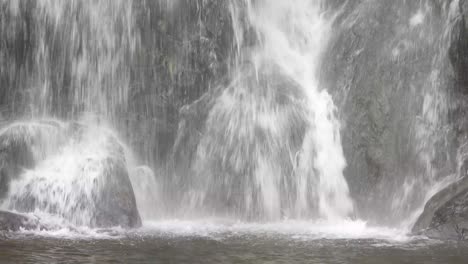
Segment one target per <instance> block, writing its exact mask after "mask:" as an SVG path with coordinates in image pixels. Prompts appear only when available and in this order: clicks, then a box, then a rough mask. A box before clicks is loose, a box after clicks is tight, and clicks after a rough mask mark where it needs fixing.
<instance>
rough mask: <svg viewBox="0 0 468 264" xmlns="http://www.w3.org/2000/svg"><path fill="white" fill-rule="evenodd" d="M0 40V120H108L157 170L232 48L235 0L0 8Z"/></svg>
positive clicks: (104, 0) (23, 0) (22, 3)
mask: <svg viewBox="0 0 468 264" xmlns="http://www.w3.org/2000/svg"><path fill="white" fill-rule="evenodd" d="M0 39H1V41H0V86H1V87H2V89H0V112H3V113H4V114H5V115H6V116H7V117H12V118H15V117H16V116H21V115H31V113H33V114H36V113H41V114H43V113H45V114H48V115H51V116H59V117H63V118H70V117H76V116H79V115H80V114H81V113H82V112H87V111H93V112H99V113H100V114H101V113H103V114H105V115H108V118H109V119H110V120H112V122H114V124H115V125H117V126H118V127H119V128H120V129H121V130H122V131H123V133H122V134H123V135H124V136H126V137H127V139H128V140H127V142H130V143H131V145H132V147H133V149H135V150H136V151H138V152H139V154H140V155H141V156H142V157H143V158H144V159H146V161H150V162H151V163H153V162H161V161H162V160H164V158H165V157H166V155H167V154H168V153H169V150H170V148H171V147H172V144H173V142H174V139H175V138H174V134H175V133H176V130H177V124H178V121H179V120H178V118H179V117H178V113H179V110H180V108H181V107H182V106H184V105H186V104H190V103H192V102H193V101H195V100H197V99H198V98H199V97H200V96H201V95H202V94H203V93H205V92H206V91H207V89H208V88H209V87H210V86H214V83H215V82H216V81H217V80H218V78H219V76H223V75H225V74H226V73H227V69H228V67H229V64H230V55H229V54H230V53H231V51H232V49H233V46H234V41H233V39H234V38H233V33H232V25H231V17H230V13H229V1H217V0H208V1H207V0H180V1H168V0H156V1H131V0H129V1H112V0H111V1H109V0H101V1H95V2H92V3H89V2H88V1H75V2H61V1H50V2H49V1H43V2H34V1H27V0H19V1H2V2H1V3H0ZM85 65H86V66H85ZM84 66H85V67H84ZM83 68H86V70H83ZM97 73H99V74H97ZM38 84H40V85H38ZM42 84H44V85H42ZM39 86H40V87H41V88H40V89H39V88H38V87H39ZM97 86H98V87H100V88H99V89H95V88H96V87H97ZM42 87H44V88H45V90H43V89H42ZM42 91H47V95H39V94H41V92H42ZM96 91H99V92H96ZM41 98H47V99H46V100H45V101H42V99H41ZM77 98H78V100H77ZM99 100H101V101H100V102H102V101H106V102H107V103H106V105H105V107H103V108H100V105H101V103H100V102H98V103H96V101H99Z"/></svg>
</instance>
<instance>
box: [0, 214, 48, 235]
mask: <svg viewBox="0 0 468 264" xmlns="http://www.w3.org/2000/svg"><path fill="white" fill-rule="evenodd" d="M37 227H39V222H38V220H37V219H35V218H32V217H29V216H25V215H22V214H17V213H13V212H8V211H0V231H18V230H20V229H21V228H24V229H34V228H37Z"/></svg>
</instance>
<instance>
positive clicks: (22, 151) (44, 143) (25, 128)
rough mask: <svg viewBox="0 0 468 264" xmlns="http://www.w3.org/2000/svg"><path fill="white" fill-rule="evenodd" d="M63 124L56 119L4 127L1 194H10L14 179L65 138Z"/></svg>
mask: <svg viewBox="0 0 468 264" xmlns="http://www.w3.org/2000/svg"><path fill="white" fill-rule="evenodd" d="M60 127H61V126H60V123H58V122H55V121H37V122H30V123H13V124H10V125H9V126H7V127H5V128H3V129H0V198H3V197H4V196H5V195H6V193H7V191H8V187H9V184H10V181H11V180H13V179H16V178H18V176H19V175H20V174H21V172H22V171H23V170H25V169H31V168H33V167H34V165H35V163H36V162H37V161H38V160H40V159H41V158H42V157H41V156H44V155H46V153H50V152H52V151H53V150H52V149H56V146H57V144H59V142H60V139H61V138H62V137H61V136H60V134H61V130H60ZM62 136H63V135H62ZM51 139H53V140H51Z"/></svg>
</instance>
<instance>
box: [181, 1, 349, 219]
mask: <svg viewBox="0 0 468 264" xmlns="http://www.w3.org/2000/svg"><path fill="white" fill-rule="evenodd" d="M320 8H321V7H320V2H319V1H309V0H304V1H295V2H294V3H283V2H271V1H243V2H239V3H232V4H231V15H232V18H233V21H234V29H235V30H234V34H235V36H236V40H237V52H236V53H235V54H234V55H233V56H234V60H235V65H234V67H233V68H232V70H231V76H232V77H233V79H234V81H233V82H232V83H231V84H230V85H229V86H228V87H227V88H225V89H223V88H220V89H222V91H220V92H219V94H218V95H215V98H214V100H213V105H212V108H211V109H210V110H209V112H208V113H207V120H206V123H205V127H204V131H203V132H202V135H201V138H200V139H199V143H198V145H197V148H196V150H195V154H194V156H195V157H194V160H193V163H192V171H191V172H190V174H192V175H191V176H188V178H190V177H192V178H193V179H191V182H192V183H191V184H190V185H189V186H188V195H187V196H186V197H185V199H186V201H185V203H186V204H189V207H190V209H192V210H194V211H197V212H200V209H201V211H203V212H204V214H206V213H208V214H214V215H217V214H220V215H223V214H227V215H229V216H230V217H241V218H244V217H247V218H249V219H252V220H259V219H263V220H270V221H271V220H279V219H286V218H307V219H310V218H323V219H327V220H340V219H341V220H342V219H345V218H347V217H349V216H350V214H351V213H352V210H353V204H352V201H351V198H350V197H349V191H348V186H347V183H346V180H345V179H344V176H343V169H344V167H345V163H346V162H345V159H344V156H343V152H342V149H341V142H340V133H339V123H338V120H337V119H336V117H335V106H334V104H333V101H332V99H331V97H330V95H329V94H328V93H327V91H326V90H325V89H323V88H321V87H319V84H318V81H317V78H316V72H317V67H318V66H319V65H320V54H321V50H322V47H323V46H324V45H326V43H327V34H328V31H329V27H330V24H329V23H328V22H327V20H326V19H325V18H324V17H323V16H322V14H321V10H320ZM201 103H202V104H203V103H205V102H204V101H201ZM179 137H181V136H180V135H179ZM179 177H180V176H179ZM185 179H186V178H184V180H185ZM185 181H187V180H185Z"/></svg>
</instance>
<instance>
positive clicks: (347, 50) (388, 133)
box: [321, 0, 468, 224]
mask: <svg viewBox="0 0 468 264" xmlns="http://www.w3.org/2000/svg"><path fill="white" fill-rule="evenodd" d="M465 2H466V1H435V0H425V1H417V2H414V1H404V0H397V1H383V0H371V1H332V2H330V5H332V6H333V7H334V8H335V10H337V11H338V13H337V15H336V18H335V23H334V26H333V31H332V37H331V39H330V43H329V45H328V48H327V51H326V53H325V55H324V56H323V58H324V60H323V64H324V65H323V67H322V71H321V80H322V83H323V84H324V86H326V87H327V88H328V89H329V90H330V91H332V93H333V97H334V101H335V103H336V104H337V107H338V109H340V117H341V120H342V130H341V131H342V142H343V148H344V153H345V156H346V160H347V161H348V167H347V169H346V171H345V175H346V178H347V180H348V183H349V186H350V189H351V193H352V196H353V198H354V199H355V201H356V204H357V213H358V215H359V216H360V217H363V218H366V219H370V220H371V221H375V222H379V223H382V222H386V223H387V224H394V223H397V222H398V221H399V220H400V219H402V218H406V217H408V215H409V214H411V212H412V211H413V210H415V209H416V208H417V207H419V206H420V205H421V204H422V203H423V202H424V199H425V198H424V195H425V193H426V192H427V191H428V190H429V189H430V188H431V186H432V185H433V183H434V181H437V180H439V179H440V178H441V177H445V176H446V175H450V174H453V173H455V172H456V170H457V163H458V160H457V151H458V148H459V147H460V146H461V145H463V140H462V136H460V135H461V134H463V133H464V132H462V131H468V130H466V129H464V128H462V127H466V126H465V125H463V124H465V123H466V121H465V120H466V118H463V117H464V116H466V115H465V113H466V109H467V108H466V107H465V105H466V103H465V102H464V101H466V100H465V99H463V98H465V96H464V95H463V92H462V90H463V89H464V88H463V86H464V81H463V78H464V77H463V76H465V75H466V74H465V72H466V70H465V69H464V68H465V66H464V65H465V64H466V63H465V62H464V61H465V59H463V57H464V54H465V53H466V50H465V48H464V47H465V46H466V44H465V42H466V41H465V38H466V36H465V33H464V32H465V29H464V28H465V26H464V24H465V22H464V21H465V17H464V13H463V12H464V11H463V9H462V8H461V7H462V6H463V5H465ZM458 4H459V6H458ZM428 54H432V55H431V56H428ZM416 182H417V184H416ZM389 212H391V213H389ZM389 215H391V216H390V217H388V216H389ZM383 216H384V217H383Z"/></svg>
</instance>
